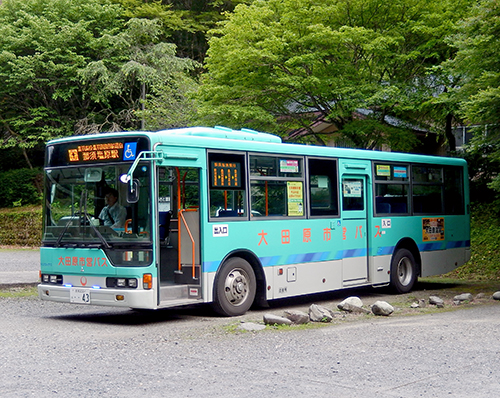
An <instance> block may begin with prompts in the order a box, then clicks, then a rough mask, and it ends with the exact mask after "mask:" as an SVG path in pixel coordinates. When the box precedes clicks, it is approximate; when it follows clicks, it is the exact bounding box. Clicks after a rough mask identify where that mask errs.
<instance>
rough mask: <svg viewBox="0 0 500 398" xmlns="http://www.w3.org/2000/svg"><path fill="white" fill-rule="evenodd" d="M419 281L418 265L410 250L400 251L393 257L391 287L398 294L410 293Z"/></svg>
mask: <svg viewBox="0 0 500 398" xmlns="http://www.w3.org/2000/svg"><path fill="white" fill-rule="evenodd" d="M416 280H417V265H416V263H415V258H414V257H413V254H412V253H411V251H409V250H408V249H399V250H398V251H397V252H396V253H394V255H393V256H392V261H391V287H392V288H393V289H394V290H396V291H397V292H398V293H408V292H409V291H410V290H411V289H412V288H413V285H414V284H415V282H416Z"/></svg>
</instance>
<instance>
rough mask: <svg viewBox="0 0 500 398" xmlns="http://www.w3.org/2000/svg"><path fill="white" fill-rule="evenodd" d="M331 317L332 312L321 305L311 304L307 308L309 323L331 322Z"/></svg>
mask: <svg viewBox="0 0 500 398" xmlns="http://www.w3.org/2000/svg"><path fill="white" fill-rule="evenodd" d="M333 316H334V315H333V312H332V311H330V310H329V309H328V308H326V307H323V306H321V305H317V304H312V305H311V306H310V307H309V319H310V320H311V322H331V321H332V320H333Z"/></svg>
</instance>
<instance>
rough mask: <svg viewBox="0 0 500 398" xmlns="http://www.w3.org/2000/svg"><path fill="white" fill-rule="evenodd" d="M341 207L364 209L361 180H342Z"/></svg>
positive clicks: (345, 208) (344, 208)
mask: <svg viewBox="0 0 500 398" xmlns="http://www.w3.org/2000/svg"><path fill="white" fill-rule="evenodd" d="M342 209H343V210H364V209H365V203H364V192H363V180H359V179H351V178H346V179H344V180H343V181H342Z"/></svg>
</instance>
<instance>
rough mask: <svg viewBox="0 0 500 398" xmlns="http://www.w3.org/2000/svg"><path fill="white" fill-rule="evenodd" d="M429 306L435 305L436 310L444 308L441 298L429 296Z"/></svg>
mask: <svg viewBox="0 0 500 398" xmlns="http://www.w3.org/2000/svg"><path fill="white" fill-rule="evenodd" d="M429 304H431V305H435V306H437V307H438V308H443V307H444V301H443V299H442V298H440V297H438V296H430V297H429Z"/></svg>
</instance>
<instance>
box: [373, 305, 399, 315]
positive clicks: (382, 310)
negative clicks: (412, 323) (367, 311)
mask: <svg viewBox="0 0 500 398" xmlns="http://www.w3.org/2000/svg"><path fill="white" fill-rule="evenodd" d="M372 312H373V313H374V314H375V315H382V316H389V315H391V314H392V313H393V312H394V307H393V306H392V305H390V304H389V303H388V302H386V301H376V302H375V303H374V304H373V305H372Z"/></svg>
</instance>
